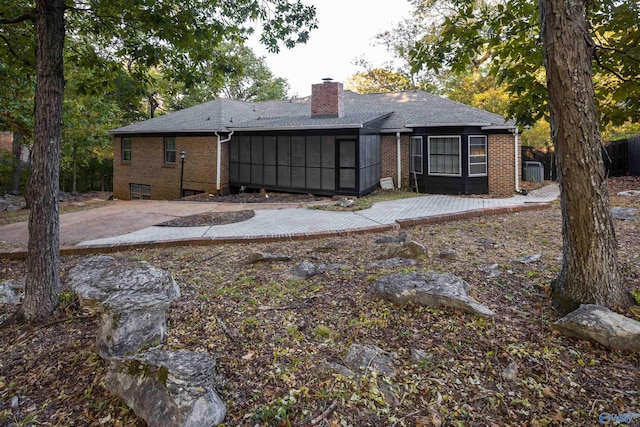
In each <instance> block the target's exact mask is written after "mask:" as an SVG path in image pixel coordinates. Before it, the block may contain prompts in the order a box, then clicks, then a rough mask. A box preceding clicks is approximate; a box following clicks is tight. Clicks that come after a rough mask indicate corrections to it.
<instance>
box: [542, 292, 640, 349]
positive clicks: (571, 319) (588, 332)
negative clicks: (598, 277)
mask: <svg viewBox="0 0 640 427" xmlns="http://www.w3.org/2000/svg"><path fill="white" fill-rule="evenodd" d="M554 328H556V329H558V330H560V331H562V332H563V333H564V334H565V335H568V336H571V337H575V338H579V339H584V340H590V341H595V342H597V343H599V344H601V345H603V346H605V347H608V348H613V349H616V350H624V351H634V352H637V353H640V322H638V321H636V320H633V319H630V318H628V317H625V316H623V315H621V314H618V313H616V312H613V311H611V310H609V309H608V308H606V307H603V306H600V305H596V304H582V305H581V306H580V307H578V309H576V310H574V311H572V312H571V313H569V314H567V315H566V316H565V317H563V318H562V319H560V320H558V321H557V322H555V323H554Z"/></svg>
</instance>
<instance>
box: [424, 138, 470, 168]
mask: <svg viewBox="0 0 640 427" xmlns="http://www.w3.org/2000/svg"><path fill="white" fill-rule="evenodd" d="M435 139H449V140H454V139H455V140H456V141H457V144H458V146H457V153H432V151H433V149H432V144H431V143H432V140H435ZM427 156H428V161H429V165H428V171H429V175H430V176H449V177H460V176H462V136H461V135H430V136H429V137H428V139H427ZM432 156H440V157H443V158H444V159H445V165H444V168H445V169H446V168H447V165H446V163H447V162H446V158H452V157H454V156H455V157H456V158H457V167H458V171H457V172H446V171H437V172H434V171H433V170H432V159H431V158H432Z"/></svg>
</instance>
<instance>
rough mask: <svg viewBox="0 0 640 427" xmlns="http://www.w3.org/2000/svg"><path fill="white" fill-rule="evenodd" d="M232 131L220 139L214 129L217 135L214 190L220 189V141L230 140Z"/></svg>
mask: <svg viewBox="0 0 640 427" xmlns="http://www.w3.org/2000/svg"><path fill="white" fill-rule="evenodd" d="M233 132H234V131H231V132H230V133H229V136H228V137H227V139H220V135H219V134H218V131H215V132H214V133H215V135H216V136H217V137H218V149H217V150H216V151H217V153H216V191H220V166H222V143H223V142H229V141H231V137H232V136H233Z"/></svg>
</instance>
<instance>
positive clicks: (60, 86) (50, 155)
mask: <svg viewBox="0 0 640 427" xmlns="http://www.w3.org/2000/svg"><path fill="white" fill-rule="evenodd" d="M64 11H65V3H64V0H37V2H36V16H35V22H34V24H35V33H36V69H37V80H36V94H35V133H34V144H33V169H32V171H31V175H30V178H29V198H30V205H31V215H30V216H29V256H28V259H27V268H28V271H27V279H26V285H25V298H24V303H23V305H22V312H23V314H24V316H25V318H26V319H27V320H28V321H30V322H36V321H42V320H44V319H46V318H47V317H49V316H50V315H51V314H52V313H53V311H54V310H55V308H56V307H57V305H58V302H59V300H60V249H59V244H60V236H59V229H60V223H59V212H58V192H59V177H60V143H61V138H62V96H63V91H64V71H63V67H62V55H63V47H64V36H65V25H64Z"/></svg>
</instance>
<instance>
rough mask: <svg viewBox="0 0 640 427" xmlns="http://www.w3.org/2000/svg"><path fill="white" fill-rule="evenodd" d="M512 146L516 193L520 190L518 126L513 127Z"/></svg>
mask: <svg viewBox="0 0 640 427" xmlns="http://www.w3.org/2000/svg"><path fill="white" fill-rule="evenodd" d="M513 141H514V142H513V146H514V150H513V151H514V159H515V163H516V164H515V168H514V169H515V174H516V193H519V192H520V180H519V179H518V169H519V168H520V165H519V164H518V158H519V156H518V154H519V153H518V128H517V127H516V128H514V129H513Z"/></svg>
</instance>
